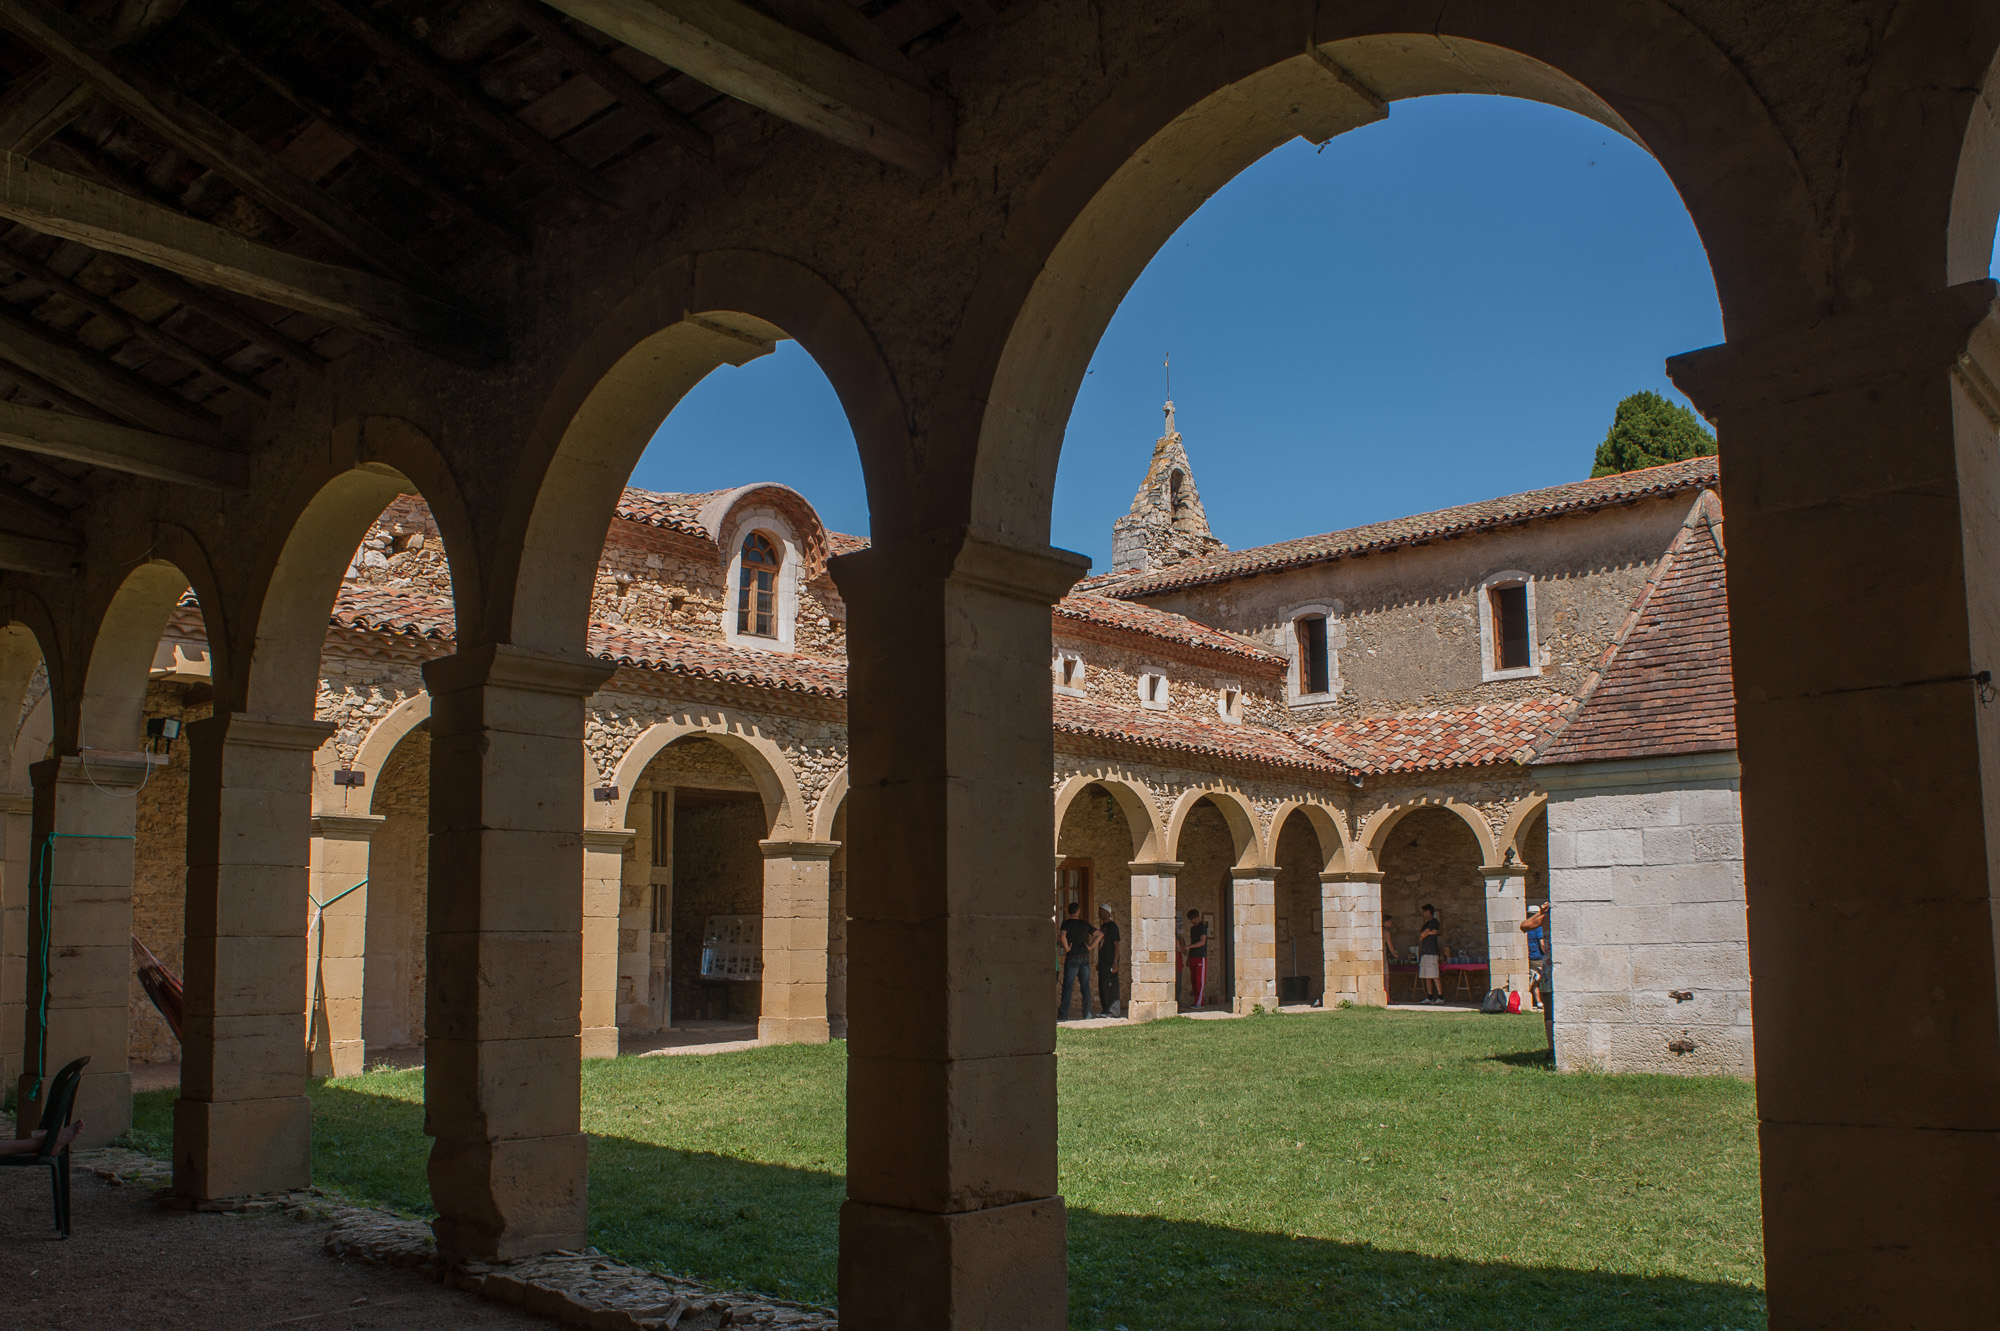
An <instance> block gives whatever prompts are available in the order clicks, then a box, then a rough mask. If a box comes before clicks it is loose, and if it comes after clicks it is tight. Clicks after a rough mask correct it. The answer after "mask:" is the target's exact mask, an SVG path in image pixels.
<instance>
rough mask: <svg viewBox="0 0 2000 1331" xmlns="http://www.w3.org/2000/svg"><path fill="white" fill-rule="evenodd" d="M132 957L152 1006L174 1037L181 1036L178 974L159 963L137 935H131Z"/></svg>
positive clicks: (140, 981)
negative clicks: (158, 1011) (156, 1009)
mask: <svg viewBox="0 0 2000 1331" xmlns="http://www.w3.org/2000/svg"><path fill="white" fill-rule="evenodd" d="M132 959H133V960H134V961H136V962H138V963H139V983H140V984H143V985H145V986H146V997H148V998H150V999H152V1000H153V1006H154V1007H156V1008H158V1009H159V1010H160V1015H161V1016H162V1017H165V1018H166V1019H167V1026H168V1027H169V1028H170V1029H171V1030H172V1031H173V1033H174V1038H175V1039H176V1040H179V1039H180V1038H181V981H180V977H179V976H178V975H175V974H174V973H173V972H172V971H170V970H168V969H167V968H166V967H165V966H163V965H161V964H160V959H159V958H158V957H156V956H154V955H153V954H152V952H151V951H149V950H148V949H147V947H146V945H145V944H144V943H142V942H140V941H139V935H137V934H133V935H132Z"/></svg>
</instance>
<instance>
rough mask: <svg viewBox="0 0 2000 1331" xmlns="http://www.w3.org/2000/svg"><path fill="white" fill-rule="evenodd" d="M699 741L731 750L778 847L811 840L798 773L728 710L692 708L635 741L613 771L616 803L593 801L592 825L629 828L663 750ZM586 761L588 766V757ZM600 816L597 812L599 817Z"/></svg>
mask: <svg viewBox="0 0 2000 1331" xmlns="http://www.w3.org/2000/svg"><path fill="white" fill-rule="evenodd" d="M691 735H700V736H702V737H703V738H704V739H712V740H714V741H715V742H717V743H718V744H720V745H722V746H723V747H724V748H726V749H728V750H729V751H730V753H731V754H732V755H734V757H735V758H736V760H737V761H738V762H740V763H742V764H743V766H744V767H745V768H746V769H747V770H748V771H749V773H750V775H751V777H752V779H754V780H755V781H756V782H757V793H758V794H759V795H760V796H762V797H763V800H764V818H765V823H766V827H767V835H769V836H770V838H771V839H772V840H774V841H802V840H805V839H807V836H808V828H809V827H810V825H811V824H810V822H809V820H808V819H807V817H806V803H805V799H804V797H803V796H802V795H801V794H800V793H799V778H798V773H796V772H795V771H793V770H792V764H791V760H790V759H788V758H786V757H785V751H784V750H783V749H781V748H779V747H778V745H777V743H776V742H775V741H774V740H772V739H771V738H770V736H768V735H766V734H764V733H763V732H762V731H761V730H760V729H759V728H758V726H757V722H756V721H755V720H753V719H752V718H750V717H747V716H745V715H743V714H742V713H740V712H737V711H734V710H732V709H730V708H727V707H705V706H699V705H692V704H691V705H689V706H687V707H684V708H682V709H680V710H679V711H677V712H675V713H674V714H673V716H672V717H670V718H669V719H667V720H665V721H660V722H656V723H655V724H653V725H651V726H648V727H647V728H646V730H645V731H644V732H643V733H641V734H640V736H639V737H638V738H637V739H635V740H633V741H632V744H631V747H629V748H627V749H626V750H625V753H624V756H623V757H621V758H620V759H619V760H618V765H617V767H616V768H615V769H613V771H612V774H611V780H610V783H609V784H611V785H613V786H616V787H617V788H618V798H616V799H614V800H610V801H606V802H604V803H596V802H594V801H593V803H592V805H591V812H590V814H589V821H590V822H592V823H593V824H594V825H596V826H600V827H606V828H621V827H623V826H625V816H626V810H627V808H628V807H629V806H630V804H631V802H632V786H633V784H634V783H635V782H636V781H638V779H639V777H640V775H641V774H643V773H644V772H645V770H646V766H647V764H649V763H651V762H652V761H653V759H654V758H655V757H657V756H658V755H659V752H660V750H662V749H664V748H666V747H667V746H668V745H669V744H672V743H673V742H674V741H675V740H681V739H686V738H688V737H689V736H691ZM585 761H586V762H588V761H589V757H588V754H586V756H585ZM600 810H601V812H598V811H600Z"/></svg>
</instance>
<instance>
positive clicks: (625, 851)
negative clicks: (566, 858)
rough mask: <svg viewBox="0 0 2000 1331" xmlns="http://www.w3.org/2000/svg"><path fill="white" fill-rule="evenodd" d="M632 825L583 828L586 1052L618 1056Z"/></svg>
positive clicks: (584, 1028) (583, 1036)
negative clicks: (623, 904) (621, 930)
mask: <svg viewBox="0 0 2000 1331" xmlns="http://www.w3.org/2000/svg"><path fill="white" fill-rule="evenodd" d="M637 835H638V834H637V833H636V832H634V831H633V830H632V829H631V828H629V827H620V828H591V829H589V830H587V831H585V832H584V834H583V981H582V983H583V1007H582V1010H583V1034H582V1048H583V1057H585V1058H616V1057H618V924H619V919H618V911H619V905H618V903H619V901H620V899H621V897H622V896H623V893H624V888H625V861H626V859H627V858H628V857H629V856H630V854H631V850H632V842H633V839H634V838H635V837H636V836H637Z"/></svg>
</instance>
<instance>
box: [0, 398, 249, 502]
mask: <svg viewBox="0 0 2000 1331" xmlns="http://www.w3.org/2000/svg"><path fill="white" fill-rule="evenodd" d="M0 446H5V447H7V448H18V449H20V450H22V451H23V452H27V453H39V454H41V455H42V456H44V457H53V458H66V459H68V460H69V461H71V462H84V463H88V464H89V465H91V466H93V467H103V468H104V469H106V470H107V471H120V472H125V473H127V474H128V475H132V476H147V477H151V478H152V479H153V480H156V481H169V482H172V483H173V484H176V485H193V486H199V487H200V488H202V489H204V490H224V491H232V492H234V491H241V490H243V489H244V488H245V487H246V486H247V485H248V483H249V475H250V469H249V463H248V461H246V460H245V458H244V456H243V455H242V454H241V453H236V452H232V451H231V450H229V449H226V448H221V447H218V446H216V445H214V444H210V443H203V442H201V441H198V440H194V439H186V438H182V437H180V436H177V435H166V434H158V433H155V432H154V431H151V430H133V429H128V428H126V427H125V426H122V425H109V424H106V423H105V422H103V421H89V420H85V419H83V418H82V417H81V416H72V415H70V414H69V413H68V412H66V411H43V410H42V409H41V408H39V407H23V406H20V405H19V404H17V403H13V402H0ZM10 461H11V459H10Z"/></svg>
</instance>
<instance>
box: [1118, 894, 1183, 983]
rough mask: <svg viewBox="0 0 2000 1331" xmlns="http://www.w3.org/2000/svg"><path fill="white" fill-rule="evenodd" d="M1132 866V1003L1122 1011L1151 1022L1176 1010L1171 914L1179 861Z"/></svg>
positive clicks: (1172, 915)
mask: <svg viewBox="0 0 2000 1331" xmlns="http://www.w3.org/2000/svg"><path fill="white" fill-rule="evenodd" d="M1130 868H1131V870H1132V918H1131V919H1130V920H1129V921H1127V925H1128V927H1129V928H1130V929H1131V931H1132V936H1131V939H1130V941H1129V942H1128V943H1127V945H1126V946H1127V951H1128V952H1129V953H1130V956H1129V959H1128V961H1127V964H1128V965H1130V966H1131V968H1132V1002H1131V1003H1130V1005H1129V1006H1127V1007H1126V1009H1125V1015H1126V1016H1127V1017H1128V1018H1130V1019H1131V1020H1133V1021H1156V1020H1158V1019H1159V1018H1161V1017H1171V1016H1174V1015H1175V1014H1176V1013H1178V1012H1179V1011H1180V1005H1179V1004H1178V1003H1176V1002H1175V1001H1174V912H1175V909H1176V902H1177V898H1176V896H1175V892H1176V889H1177V888H1178V887H1179V875H1180V871H1181V865H1180V862H1179V861H1178V860H1139V861H1135V862H1134V863H1133V864H1132V865H1131V866H1130Z"/></svg>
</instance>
